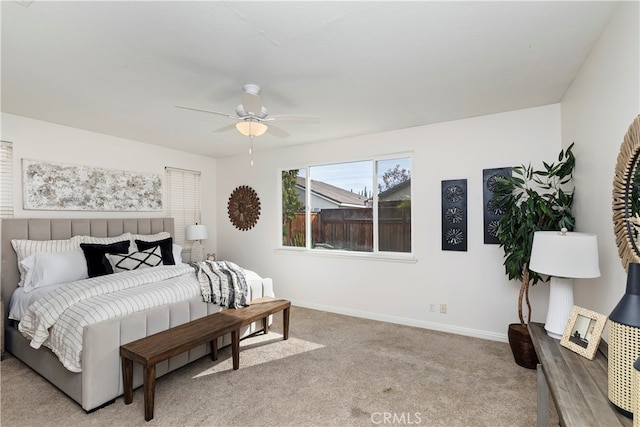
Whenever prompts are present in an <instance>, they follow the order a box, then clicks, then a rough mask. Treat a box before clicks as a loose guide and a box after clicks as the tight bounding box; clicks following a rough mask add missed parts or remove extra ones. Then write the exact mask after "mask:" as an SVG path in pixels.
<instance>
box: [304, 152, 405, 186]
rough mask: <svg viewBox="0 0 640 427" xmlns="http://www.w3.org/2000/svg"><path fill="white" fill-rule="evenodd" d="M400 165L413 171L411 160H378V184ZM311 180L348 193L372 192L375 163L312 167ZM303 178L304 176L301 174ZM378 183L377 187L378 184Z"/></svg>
mask: <svg viewBox="0 0 640 427" xmlns="http://www.w3.org/2000/svg"><path fill="white" fill-rule="evenodd" d="M397 164H399V165H400V167H401V168H405V169H408V170H409V171H410V170H411V158H408V157H407V158H399V159H390V160H378V169H379V174H378V183H382V175H383V174H384V172H385V171H387V170H389V169H392V168H393V167H394V166H395V165H397ZM310 175H311V179H314V180H317V181H322V182H326V183H327V184H331V185H335V186H336V187H340V188H343V189H345V190H348V191H353V192H354V193H358V194H360V193H361V192H362V190H364V189H365V188H366V189H367V192H370V191H371V190H372V189H373V188H374V184H373V180H372V176H373V162H372V161H371V160H366V161H361V162H350V163H336V164H331V165H321V166H311V168H310ZM300 176H303V174H300ZM378 183H376V186H377V184H378Z"/></svg>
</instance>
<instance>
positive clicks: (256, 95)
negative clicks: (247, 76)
mask: <svg viewBox="0 0 640 427" xmlns="http://www.w3.org/2000/svg"><path fill="white" fill-rule="evenodd" d="M176 108H182V109H185V110H192V111H200V112H203V113H210V114H216V115H218V116H224V117H227V118H229V119H231V120H235V121H236V123H235V124H230V125H226V126H223V127H221V128H220V129H216V130H215V131H214V132H224V131H228V130H231V129H233V128H234V127H235V128H236V129H237V130H238V131H239V132H240V133H241V134H243V135H245V136H250V137H251V138H253V137H254V136H260V135H263V134H264V133H265V132H267V133H269V134H270V135H273V136H277V137H280V138H286V137H288V136H289V133H288V132H287V131H285V130H284V129H282V128H280V127H278V126H275V125H274V124H273V123H275V122H278V123H280V122H296V123H318V122H319V121H320V120H319V119H318V118H317V117H313V116H294V115H275V116H270V115H269V113H268V111H267V109H266V108H265V107H264V105H262V100H261V99H260V86H258V85H256V84H246V85H244V92H243V93H242V104H240V105H238V106H237V107H236V111H235V115H234V114H227V113H220V112H218V111H211V110H205V109H202V108H194V107H185V106H181V105H176Z"/></svg>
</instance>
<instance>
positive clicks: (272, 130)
mask: <svg viewBox="0 0 640 427" xmlns="http://www.w3.org/2000/svg"><path fill="white" fill-rule="evenodd" d="M267 133H268V134H270V135H273V136H277V137H278V138H286V137H288V136H289V133H288V132H287V131H286V130H284V129H282V128H279V127H278V126H273V125H272V124H269V128H268V129H267Z"/></svg>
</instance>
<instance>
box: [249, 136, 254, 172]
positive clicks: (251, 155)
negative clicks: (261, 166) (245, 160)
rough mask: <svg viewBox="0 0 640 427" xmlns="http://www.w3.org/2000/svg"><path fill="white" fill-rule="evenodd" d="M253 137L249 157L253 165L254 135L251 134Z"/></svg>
mask: <svg viewBox="0 0 640 427" xmlns="http://www.w3.org/2000/svg"><path fill="white" fill-rule="evenodd" d="M250 138H251V147H249V159H250V163H251V166H253V135H250Z"/></svg>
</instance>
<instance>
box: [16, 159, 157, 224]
mask: <svg viewBox="0 0 640 427" xmlns="http://www.w3.org/2000/svg"><path fill="white" fill-rule="evenodd" d="M22 189H23V199H22V200H23V207H24V209H32V210H33V209H37V210H74V211H129V212H132V211H144V212H157V211H162V175H160V174H150V173H140V172H127V171H120V170H113V169H103V168H97V167H90V166H80V165H68V164H61V163H51V162H45V161H40V160H30V159H22Z"/></svg>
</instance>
